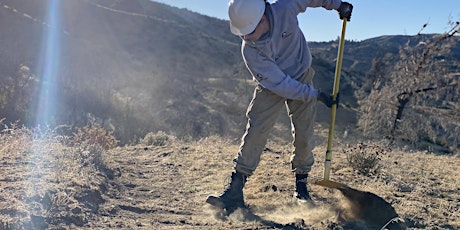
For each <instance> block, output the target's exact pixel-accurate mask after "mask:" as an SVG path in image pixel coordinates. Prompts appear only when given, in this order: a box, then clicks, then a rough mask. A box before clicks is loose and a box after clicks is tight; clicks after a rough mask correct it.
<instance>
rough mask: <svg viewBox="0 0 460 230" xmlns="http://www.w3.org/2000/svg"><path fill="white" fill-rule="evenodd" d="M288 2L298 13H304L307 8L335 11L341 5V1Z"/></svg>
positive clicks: (302, 0)
mask: <svg viewBox="0 0 460 230" xmlns="http://www.w3.org/2000/svg"><path fill="white" fill-rule="evenodd" d="M290 2H291V4H292V5H294V6H295V7H296V10H297V12H298V13H302V12H305V10H307V7H323V8H325V9H327V10H336V9H338V8H339V6H340V3H342V1H341V0H291V1H290Z"/></svg>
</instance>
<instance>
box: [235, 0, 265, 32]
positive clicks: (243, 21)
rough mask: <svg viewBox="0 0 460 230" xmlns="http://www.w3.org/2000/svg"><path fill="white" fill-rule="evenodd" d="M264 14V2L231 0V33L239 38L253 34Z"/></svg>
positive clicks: (257, 0)
mask: <svg viewBox="0 0 460 230" xmlns="http://www.w3.org/2000/svg"><path fill="white" fill-rule="evenodd" d="M264 12H265V1H264V0H230V1H229V3H228V16H229V17H230V31H232V33H233V34H235V35H238V36H242V35H247V34H250V33H252V32H253V31H254V30H255V29H256V27H257V25H258V24H259V22H260V19H261V18H262V16H263V15H264Z"/></svg>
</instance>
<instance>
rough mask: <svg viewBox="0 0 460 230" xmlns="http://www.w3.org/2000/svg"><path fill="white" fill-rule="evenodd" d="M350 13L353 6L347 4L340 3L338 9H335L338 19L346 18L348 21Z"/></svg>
mask: <svg viewBox="0 0 460 230" xmlns="http://www.w3.org/2000/svg"><path fill="white" fill-rule="evenodd" d="M352 11H353V5H352V4H350V3H348V2H342V3H340V6H339V8H338V9H337V12H339V17H340V19H344V18H346V19H347V21H350V19H351V12H352Z"/></svg>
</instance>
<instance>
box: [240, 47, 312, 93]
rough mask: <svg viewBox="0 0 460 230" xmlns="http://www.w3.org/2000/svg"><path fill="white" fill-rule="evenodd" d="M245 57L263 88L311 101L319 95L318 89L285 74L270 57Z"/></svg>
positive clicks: (247, 64) (250, 69) (253, 74)
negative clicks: (256, 59) (249, 58)
mask: <svg viewBox="0 0 460 230" xmlns="http://www.w3.org/2000/svg"><path fill="white" fill-rule="evenodd" d="M260 57H261V56H259V58H260ZM243 59H244V62H245V63H246V66H247V68H248V69H249V72H251V75H252V76H253V78H254V79H255V81H257V83H259V84H260V85H261V86H262V87H263V88H266V89H268V90H270V91H272V92H273V93H276V94H278V95H279V96H281V97H284V98H287V99H292V100H301V101H309V100H311V99H314V98H316V97H317V94H318V91H317V90H316V89H315V88H314V87H313V86H311V85H308V84H303V83H301V82H299V81H297V80H295V79H293V78H292V77H291V76H289V75H287V74H285V73H284V72H283V71H282V70H281V69H280V68H279V67H278V66H277V65H276V64H275V63H274V62H273V61H271V60H270V59H266V58H264V59H262V60H258V61H255V62H251V61H248V60H247V59H246V58H245V55H243Z"/></svg>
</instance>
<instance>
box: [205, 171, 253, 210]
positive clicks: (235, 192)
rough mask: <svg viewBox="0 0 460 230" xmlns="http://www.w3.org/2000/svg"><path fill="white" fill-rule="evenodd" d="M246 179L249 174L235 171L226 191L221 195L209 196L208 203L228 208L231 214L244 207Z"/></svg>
mask: <svg viewBox="0 0 460 230" xmlns="http://www.w3.org/2000/svg"><path fill="white" fill-rule="evenodd" d="M246 179H247V176H245V175H243V174H241V173H239V172H233V173H232V177H231V181H230V184H229V185H228V186H227V188H226V189H225V191H224V192H223V193H222V194H221V195H219V196H208V198H207V199H206V203H208V204H211V205H212V206H215V207H218V208H221V209H226V210H227V212H228V213H229V214H230V213H232V212H233V211H235V210H236V209H237V208H240V207H244V196H243V187H244V184H245V183H246Z"/></svg>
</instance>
